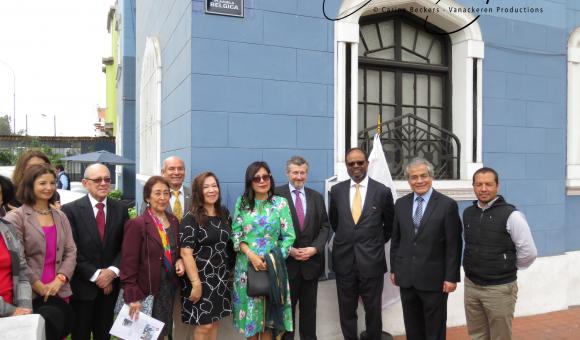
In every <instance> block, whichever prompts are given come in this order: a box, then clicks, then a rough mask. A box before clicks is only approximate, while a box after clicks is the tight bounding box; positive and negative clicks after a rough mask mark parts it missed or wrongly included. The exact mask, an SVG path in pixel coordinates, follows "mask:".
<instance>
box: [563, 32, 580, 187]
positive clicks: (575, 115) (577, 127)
mask: <svg viewBox="0 0 580 340" xmlns="http://www.w3.org/2000/svg"><path fill="white" fill-rule="evenodd" d="M579 94H580V27H578V28H576V29H575V30H574V31H573V32H572V33H571V34H570V38H569V40H568V93H567V97H568V140H567V144H568V157H567V166H566V195H580V95H579Z"/></svg>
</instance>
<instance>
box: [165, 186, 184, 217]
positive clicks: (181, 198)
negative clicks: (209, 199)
mask: <svg viewBox="0 0 580 340" xmlns="http://www.w3.org/2000/svg"><path fill="white" fill-rule="evenodd" d="M170 191H171V195H170V198H169V205H170V206H171V211H173V204H175V195H174V194H173V192H174V191H176V190H173V189H170ZM179 203H181V211H183V215H185V213H186V211H185V191H184V190H183V184H182V185H181V187H180V188H179Z"/></svg>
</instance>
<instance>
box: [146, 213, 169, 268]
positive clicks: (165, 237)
mask: <svg viewBox="0 0 580 340" xmlns="http://www.w3.org/2000/svg"><path fill="white" fill-rule="evenodd" d="M147 212H148V213H149V216H151V218H152V219H153V222H154V223H155V226H156V227H157V232H158V233H159V237H160V238H161V244H162V245H163V267H165V271H166V272H170V271H171V270H172V268H173V267H172V265H171V264H172V263H173V261H172V258H171V244H170V243H169V236H168V235H167V233H166V232H165V227H163V223H161V221H160V220H159V219H158V218H157V217H156V216H155V215H153V213H152V212H151V209H150V208H149V209H147Z"/></svg>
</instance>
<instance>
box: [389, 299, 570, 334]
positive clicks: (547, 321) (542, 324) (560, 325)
mask: <svg viewBox="0 0 580 340" xmlns="http://www.w3.org/2000/svg"><path fill="white" fill-rule="evenodd" d="M403 339H406V338H405V336H396V337H395V340H403ZM513 339H514V340H576V339H580V307H573V308H570V309H568V310H563V311H559V312H552V313H546V314H539V315H533V316H526V317H519V318H516V319H515V320H514V323H513ZM447 340H469V336H468V335H467V329H466V328H465V327H452V328H448V329H447Z"/></svg>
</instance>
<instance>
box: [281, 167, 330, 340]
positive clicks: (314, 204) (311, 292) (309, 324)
mask: <svg viewBox="0 0 580 340" xmlns="http://www.w3.org/2000/svg"><path fill="white" fill-rule="evenodd" d="M286 176H288V180H289V183H288V184H286V185H282V186H279V187H277V188H276V190H275V192H276V195H280V196H282V197H284V198H286V199H287V200H288V204H289V206H290V212H291V213H292V223H293V224H294V232H295V233H296V241H294V244H293V245H292V247H291V248H290V256H289V257H288V259H286V266H287V268H288V277H289V280H290V296H291V299H292V318H293V320H296V314H295V310H296V304H297V303H298V306H299V308H300V312H299V315H300V322H299V324H300V339H302V340H315V339H316V297H317V293H318V277H319V276H320V274H322V271H323V270H324V247H325V245H326V241H327V238H328V229H329V227H328V215H327V214H326V207H325V205H324V198H322V195H321V194H319V193H318V192H316V191H314V190H312V189H310V188H306V187H305V186H304V185H305V184H306V180H307V179H308V162H307V161H306V160H305V159H304V158H302V157H300V156H293V157H291V158H290V159H289V160H288V161H287V162H286ZM283 339H285V340H291V339H294V332H288V333H285V334H284V337H283Z"/></svg>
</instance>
